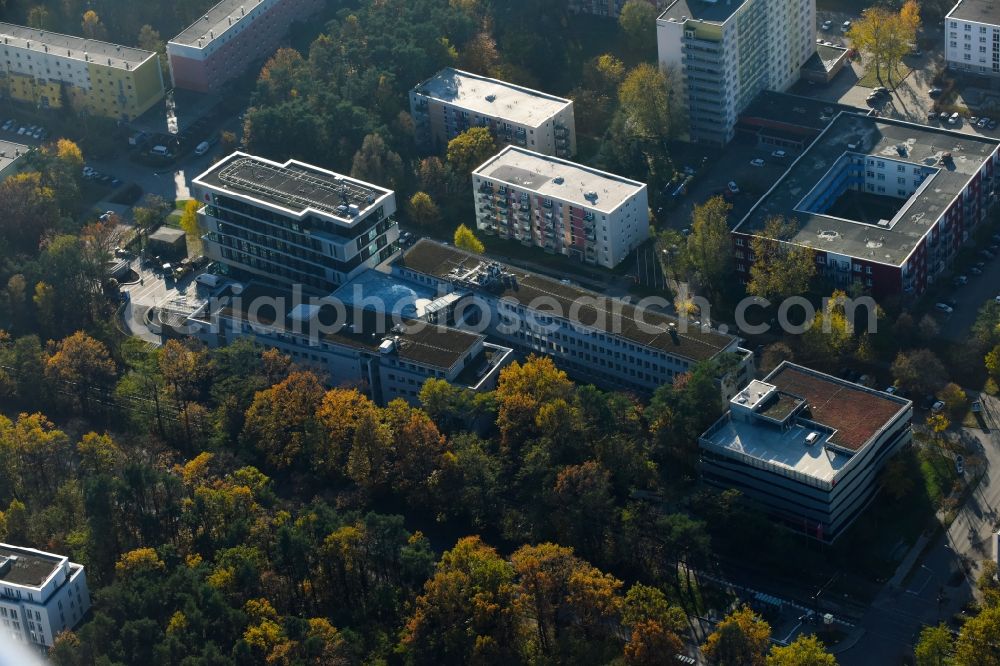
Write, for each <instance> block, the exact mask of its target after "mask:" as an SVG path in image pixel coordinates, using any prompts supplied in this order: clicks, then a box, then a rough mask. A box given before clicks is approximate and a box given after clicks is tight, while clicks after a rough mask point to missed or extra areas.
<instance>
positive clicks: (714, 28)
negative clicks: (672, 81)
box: [656, 0, 816, 144]
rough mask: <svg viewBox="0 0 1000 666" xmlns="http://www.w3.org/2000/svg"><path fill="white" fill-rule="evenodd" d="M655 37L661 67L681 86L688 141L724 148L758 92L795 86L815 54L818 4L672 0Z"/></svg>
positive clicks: (782, 0)
mask: <svg viewBox="0 0 1000 666" xmlns="http://www.w3.org/2000/svg"><path fill="white" fill-rule="evenodd" d="M656 32H657V46H658V49H659V60H660V65H661V66H662V67H664V68H665V69H667V70H669V71H671V72H672V73H673V75H674V76H675V77H677V78H678V79H679V80H680V81H682V83H683V90H684V102H685V106H686V108H687V110H688V127H689V129H688V133H689V135H690V138H691V139H692V140H694V141H706V142H710V143H717V144H725V143H728V142H729V141H730V140H731V139H732V138H733V134H734V127H735V125H736V120H737V117H738V116H739V114H740V112H741V111H742V110H743V109H744V108H745V107H746V106H747V105H748V104H749V103H750V101H751V100H752V99H753V98H754V96H755V95H757V93H759V92H760V91H762V90H775V91H779V92H782V91H785V90H787V89H788V88H790V87H791V86H792V85H793V84H794V83H795V82H796V81H798V79H799V76H800V71H801V68H802V66H803V65H805V64H806V62H807V61H808V60H809V59H810V57H811V56H812V55H813V54H814V53H815V52H816V44H815V36H816V4H815V0H743V1H742V2H740V1H739V0H736V1H733V2H729V1H726V2H722V1H707V0H675V2H673V3H671V4H670V5H669V6H667V8H666V9H665V10H664V11H663V13H662V14H661V15H660V17H659V18H658V19H657V20H656Z"/></svg>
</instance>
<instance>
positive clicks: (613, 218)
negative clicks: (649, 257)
mask: <svg viewBox="0 0 1000 666" xmlns="http://www.w3.org/2000/svg"><path fill="white" fill-rule="evenodd" d="M472 185H473V195H474V196H475V198H476V226H477V227H478V228H479V229H480V230H481V231H483V232H485V233H487V234H491V235H497V236H500V237H501V238H509V239H513V240H517V241H520V242H521V243H522V244H524V245H528V246H532V247H538V248H542V249H544V250H545V251H546V252H550V253H554V254H564V255H566V256H569V257H572V258H574V259H579V260H580V261H585V262H587V263H590V264H598V265H600V266H604V267H606V268H614V267H615V266H617V265H618V264H620V263H621V262H622V261H623V260H624V259H625V258H626V257H627V256H628V254H629V252H631V251H632V250H634V249H635V248H637V247H638V246H639V245H641V244H642V243H643V241H645V240H646V239H647V238H648V237H649V204H648V201H647V198H646V185H645V184H643V183H639V182H636V181H634V180H629V179H627V178H622V177H621V176H616V175H614V174H610V173H605V172H603V171H598V170H597V169H592V168H590V167H587V166H583V165H582V164H574V163H573V162H568V161H566V160H562V159H559V158H557V157H550V156H547V155H542V154H539V153H536V152H532V151H530V150H525V149H524V148H518V147H516V146H508V147H507V148H505V149H504V150H502V151H500V153H498V154H497V155H495V156H493V157H491V158H490V159H489V160H487V161H486V163H485V164H483V165H482V166H480V167H479V168H478V169H476V170H475V171H474V172H472Z"/></svg>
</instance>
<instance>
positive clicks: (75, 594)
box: [0, 543, 90, 649]
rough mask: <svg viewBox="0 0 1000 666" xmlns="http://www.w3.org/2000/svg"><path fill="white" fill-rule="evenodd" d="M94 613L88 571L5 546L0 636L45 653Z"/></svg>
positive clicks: (0, 556)
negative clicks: (61, 634) (59, 637)
mask: <svg viewBox="0 0 1000 666" xmlns="http://www.w3.org/2000/svg"><path fill="white" fill-rule="evenodd" d="M89 608H90V592H89V591H88V589H87V576H86V574H85V573H84V570H83V565H80V564H74V563H73V562H70V561H69V558H67V557H65V556H62V555H54V554H52V553H45V552H42V551H40V550H35V549H34V548H23V547H21V546H10V545H7V544H3V543H0V631H3V633H4V634H6V635H8V636H10V637H11V638H14V639H17V640H20V641H23V642H25V643H28V644H30V645H34V646H35V647H37V648H39V649H44V648H45V647H51V646H52V642H53V639H54V638H55V637H56V636H57V635H59V632H61V631H65V630H68V629H73V628H74V627H75V626H77V625H78V624H79V623H80V621H81V620H82V619H83V616H84V615H85V614H86V613H87V610H88V609H89Z"/></svg>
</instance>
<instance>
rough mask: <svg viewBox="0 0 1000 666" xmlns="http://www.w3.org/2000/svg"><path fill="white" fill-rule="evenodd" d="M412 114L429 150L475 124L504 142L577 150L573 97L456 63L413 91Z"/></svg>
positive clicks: (550, 150) (552, 151)
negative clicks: (473, 71) (461, 67)
mask: <svg viewBox="0 0 1000 666" xmlns="http://www.w3.org/2000/svg"><path fill="white" fill-rule="evenodd" d="M410 113H411V114H412V115H413V121H414V124H415V130H416V137H417V143H418V145H419V146H420V147H421V148H422V149H423V150H426V151H431V152H441V151H443V150H444V149H445V148H446V147H447V145H448V142H449V141H451V140H452V139H454V138H455V137H456V136H458V135H459V134H461V133H462V132H464V131H465V130H467V129H469V128H470V127H488V128H489V129H490V131H491V132H492V133H493V135H494V137H496V140H497V143H499V144H502V145H503V144H506V145H514V146H520V147H522V148H527V149H528V150H533V151H535V152H539V153H543V154H545V155H554V156H556V157H564V158H568V157H572V156H573V155H575V154H576V121H575V120H574V117H573V102H572V101H570V100H568V99H563V98H561V97H556V96H554V95H548V94H546V93H543V92H539V91H537V90H531V89H530V88H525V87H523V86H516V85H514V84H512V83H507V82H505V81H499V80H497V79H491V78H488V77H485V76H479V75H478V74H470V73H469V72H463V71H461V70H457V69H453V68H451V67H448V68H446V69H443V70H441V71H440V72H438V73H437V74H435V75H434V76H432V77H431V78H429V79H427V80H426V81H424V82H423V83H421V84H420V85H418V86H416V87H414V88H413V89H412V90H411V91H410Z"/></svg>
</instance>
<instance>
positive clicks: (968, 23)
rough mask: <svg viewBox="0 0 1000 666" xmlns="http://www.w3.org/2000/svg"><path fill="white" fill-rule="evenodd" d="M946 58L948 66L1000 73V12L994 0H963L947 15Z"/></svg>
mask: <svg viewBox="0 0 1000 666" xmlns="http://www.w3.org/2000/svg"><path fill="white" fill-rule="evenodd" d="M944 59H945V61H946V62H947V63H948V67H950V68H952V69H954V70H957V71H960V72H969V73H972V74H979V75H982V76H989V77H997V76H1000V11H998V9H997V6H996V4H995V3H994V2H993V0H959V2H958V4H957V5H955V6H954V7H952V9H951V11H950V12H948V15H947V16H946V17H945V29H944Z"/></svg>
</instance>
